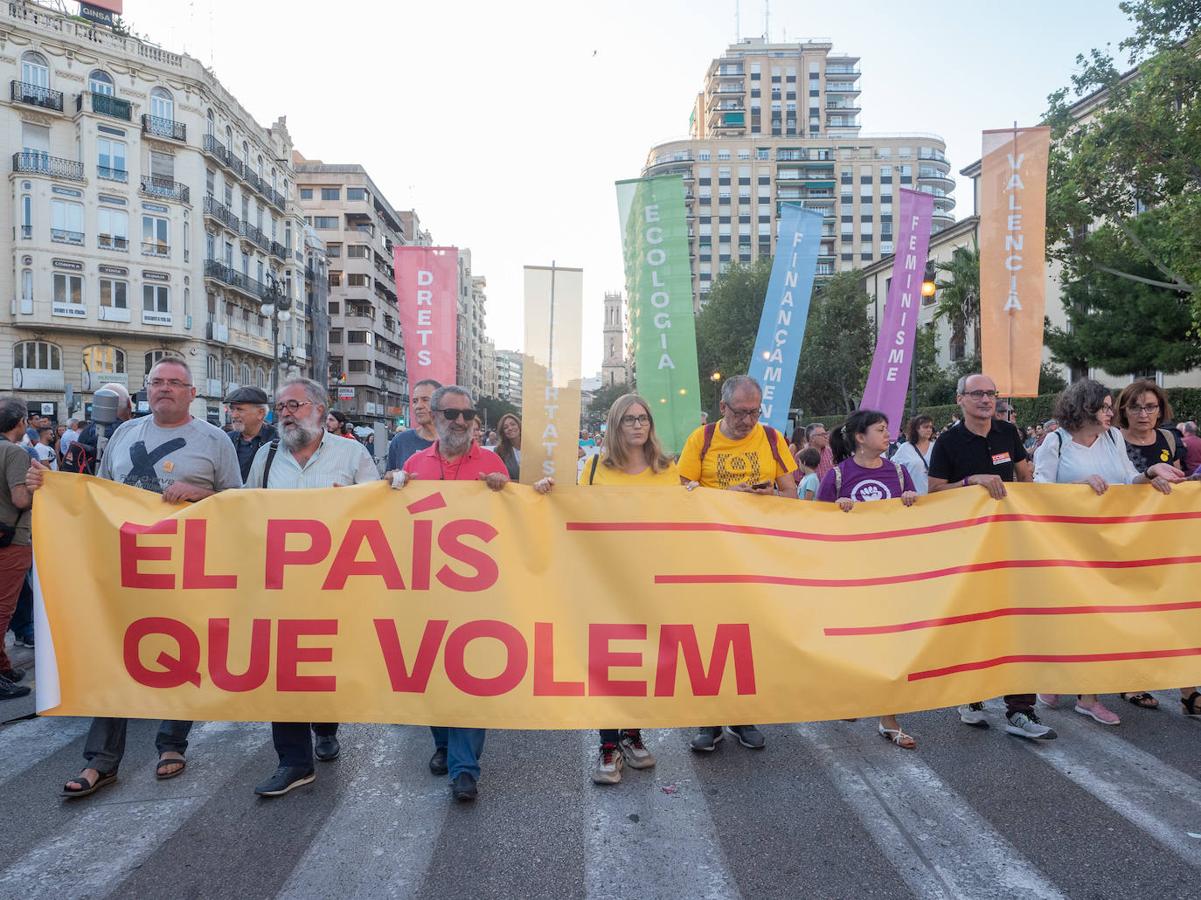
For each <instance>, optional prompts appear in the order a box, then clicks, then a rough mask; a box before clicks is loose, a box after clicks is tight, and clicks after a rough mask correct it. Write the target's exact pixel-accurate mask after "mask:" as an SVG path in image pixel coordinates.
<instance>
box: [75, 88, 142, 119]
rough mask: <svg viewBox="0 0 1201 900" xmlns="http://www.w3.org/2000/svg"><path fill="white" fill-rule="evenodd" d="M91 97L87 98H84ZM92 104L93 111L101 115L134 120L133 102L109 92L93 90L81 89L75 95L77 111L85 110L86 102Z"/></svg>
mask: <svg viewBox="0 0 1201 900" xmlns="http://www.w3.org/2000/svg"><path fill="white" fill-rule="evenodd" d="M85 97H86V98H89V100H85V99H84V98H85ZM89 102H90V105H91V110H92V112H94V113H96V114H97V115H100V116H108V117H109V118H113V119H121V120H122V121H124V122H132V121H133V104H132V103H130V102H129V101H128V100H122V99H120V98H118V97H113V96H111V95H109V94H97V93H95V92H93V91H81V92H80V93H78V94H76V95H75V111H76V112H83V108H84V105H85V103H89Z"/></svg>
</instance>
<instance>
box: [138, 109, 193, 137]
mask: <svg viewBox="0 0 1201 900" xmlns="http://www.w3.org/2000/svg"><path fill="white" fill-rule="evenodd" d="M142 133H143V134H148V135H150V136H151V137H160V138H166V139H167V140H169V141H179V142H180V143H181V144H184V143H187V140H188V128H187V126H186V125H184V123H183V122H176V121H175V120H174V119H160V118H159V117H158V116H151V115H145V114H144V115H143V116H142Z"/></svg>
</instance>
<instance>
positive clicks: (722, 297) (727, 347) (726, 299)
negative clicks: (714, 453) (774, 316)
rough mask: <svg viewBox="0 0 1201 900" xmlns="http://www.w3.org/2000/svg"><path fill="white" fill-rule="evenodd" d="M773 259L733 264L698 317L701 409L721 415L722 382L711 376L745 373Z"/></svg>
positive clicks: (697, 352) (715, 283) (719, 280)
mask: <svg viewBox="0 0 1201 900" xmlns="http://www.w3.org/2000/svg"><path fill="white" fill-rule="evenodd" d="M770 277H771V260H770V259H759V260H758V261H756V262H754V263H751V264H750V265H733V266H731V267H730V268H729V270H728V271H726V272H725V273H723V274H722V275H720V276H718V279H717V280H716V281H715V282H714V283H713V288H712V290H710V292H709V302H708V303H706V304H705V308H704V309H702V310H701V312H700V314H699V315H698V316H697V317H696V356H697V366H698V369H699V372H700V379H701V408H702V409H705V410H708V411H709V414H710V416H715V415H716V414H717V400H718V395H719V392H720V382H717V381H713V380H711V379H710V376H711V375H712V374H713V373H714V372H719V373H721V375H722V377H723V378H724V377H726V376H729V375H739V374H743V373H745V372H746V370H747V366H749V365H750V361H751V353H752V351H753V350H754V349H755V336H756V335H757V334H758V333H759V319H760V318H761V317H762V315H763V301H764V299H765V298H766V297H767V282H768V279H769V278H770Z"/></svg>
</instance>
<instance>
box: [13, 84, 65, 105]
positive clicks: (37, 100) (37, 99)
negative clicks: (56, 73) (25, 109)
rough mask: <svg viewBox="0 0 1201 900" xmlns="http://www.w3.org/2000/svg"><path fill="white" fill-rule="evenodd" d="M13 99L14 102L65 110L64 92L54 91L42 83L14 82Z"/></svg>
mask: <svg viewBox="0 0 1201 900" xmlns="http://www.w3.org/2000/svg"><path fill="white" fill-rule="evenodd" d="M12 99H13V102H14V103H27V104H29V105H30V106H38V107H41V108H42V109H53V110H55V111H57V112H62V111H63V92H62V91H52V90H50V88H47V87H42V86H41V85H40V84H29V83H28V82H25V81H16V80H15V79H14V80H13V82H12Z"/></svg>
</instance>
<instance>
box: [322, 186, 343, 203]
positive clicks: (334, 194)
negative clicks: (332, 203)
mask: <svg viewBox="0 0 1201 900" xmlns="http://www.w3.org/2000/svg"><path fill="white" fill-rule="evenodd" d="M321 199H322V200H341V199H342V189H341V188H340V187H332V188H330V187H323V188H322V189H321Z"/></svg>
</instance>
